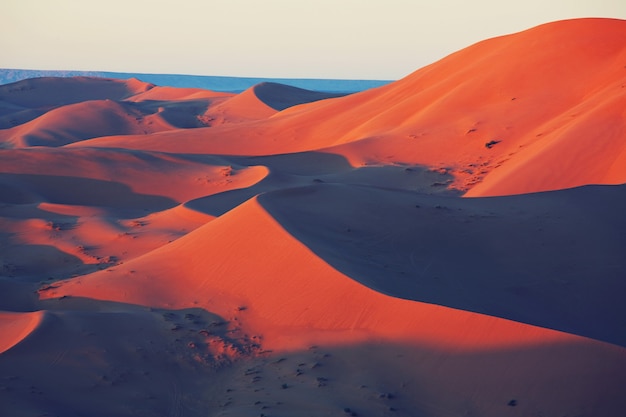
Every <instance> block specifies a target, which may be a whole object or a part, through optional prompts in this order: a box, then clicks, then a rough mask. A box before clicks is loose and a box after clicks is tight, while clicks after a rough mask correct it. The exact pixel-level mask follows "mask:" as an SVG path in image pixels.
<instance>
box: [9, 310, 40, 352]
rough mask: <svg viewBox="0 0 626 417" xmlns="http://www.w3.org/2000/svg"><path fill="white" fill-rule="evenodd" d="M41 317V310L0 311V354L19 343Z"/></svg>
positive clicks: (36, 324)
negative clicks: (24, 311)
mask: <svg viewBox="0 0 626 417" xmlns="http://www.w3.org/2000/svg"><path fill="white" fill-rule="evenodd" d="M42 319H43V313H42V312H40V311H39V312H32V313H12V312H6V311H5V312H0V335H1V336H0V354H1V353H3V352H6V351H7V350H9V349H11V348H12V347H13V346H15V345H17V344H18V343H20V342H21V341H22V340H24V338H25V337H27V336H28V335H29V334H30V333H32V332H33V330H35V329H36V328H37V326H38V325H39V323H41V320H42Z"/></svg>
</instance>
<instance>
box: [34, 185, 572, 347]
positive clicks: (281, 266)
mask: <svg viewBox="0 0 626 417" xmlns="http://www.w3.org/2000/svg"><path fill="white" fill-rule="evenodd" d="M306 192H307V191H306V190H302V191H293V193H306ZM178 259H185V262H184V264H180V263H179V262H177V260H178ZM268 259H272V262H268V261H267V260H268ZM225 266H228V268H227V269H225ZM131 271H133V272H132V273H131ZM268 289H271V290H268ZM64 295H65V296H68V295H69V296H73V297H87V298H93V299H100V300H110V301H117V302H124V303H131V304H139V305H144V306H148V307H158V308H173V309H181V308H191V307H197V306H200V307H203V308H206V309H207V310H209V311H213V312H216V313H217V314H219V315H221V316H223V317H228V316H229V315H232V313H233V312H234V311H236V310H237V308H238V306H245V307H246V311H247V312H249V315H250V316H251V318H250V319H249V320H250V321H251V322H250V323H245V324H246V325H247V326H249V327H248V328H249V330H250V331H252V332H258V333H260V334H262V335H263V337H264V346H266V347H268V348H270V349H280V350H285V349H294V348H296V349H300V348H305V347H306V346H308V344H310V343H315V342H319V338H320V337H321V338H326V337H329V338H330V340H333V339H336V341H342V342H343V343H346V342H348V341H354V340H356V341H358V340H361V339H362V338H367V337H372V336H379V337H382V338H384V339H390V340H395V341H409V340H412V341H416V342H420V343H425V344H428V345H434V346H443V347H446V348H452V347H455V348H462V349H477V348H487V347H504V346H519V345H520V344H521V345H525V344H529V343H531V344H532V343H537V342H541V341H543V342H548V341H560V340H569V338H573V337H574V336H568V335H566V334H564V333H557V332H553V331H550V330H543V329H540V328H536V327H532V326H526V325H522V324H520V323H515V322H508V321H505V320H502V319H497V318H493V317H487V316H481V315H477V314H472V313H467V312H462V311H455V310H449V309H445V308H442V307H437V306H434V305H427V304H420V303H415V302H411V301H405V300H400V299H396V298H391V297H387V296H384V295H382V294H379V293H377V292H375V291H372V290H370V289H368V288H366V287H363V286H361V285H359V284H357V283H355V282H354V281H353V280H351V279H349V278H347V277H346V276H344V275H343V274H341V273H340V272H338V271H336V270H334V269H333V268H332V267H330V266H329V265H328V264H327V263H325V262H323V261H322V260H321V259H319V258H318V257H317V256H316V255H315V254H314V253H312V252H311V251H310V249H308V248H307V247H305V246H303V245H302V244H301V243H300V242H298V241H297V240H295V239H294V238H293V237H292V236H290V235H289V234H288V233H286V231H285V230H284V229H283V228H282V227H281V226H280V224H279V223H277V222H276V220H275V219H273V218H272V217H271V216H269V215H268V214H267V212H266V211H265V210H264V209H263V208H262V207H261V206H260V205H259V203H258V201H257V200H256V199H253V200H250V201H248V202H246V203H244V204H242V205H241V206H239V207H237V208H236V209H234V210H233V211H231V212H229V213H228V214H226V215H224V216H221V217H220V218H219V219H216V220H213V221H212V222H210V223H208V224H207V225H205V226H203V227H201V228H199V229H197V230H195V231H194V232H192V233H190V234H188V235H187V236H185V237H183V238H181V239H179V240H177V241H175V242H172V243H171V244H169V245H166V246H163V247H162V248H160V249H158V250H156V251H154V252H151V253H149V254H147V255H144V256H142V257H140V258H137V259H135V260H133V261H130V262H128V263H125V264H124V265H120V266H118V267H115V268H114V269H113V270H107V271H101V272H97V273H95V274H93V275H88V276H84V277H78V278H74V279H72V280H69V281H66V282H64V283H62V284H61V285H60V286H59V287H57V288H54V289H51V290H46V291H44V292H42V297H44V298H49V297H60V296H64ZM398 317H403V318H404V319H403V320H397V318H398ZM241 320H243V319H241ZM443 323H445V325H442V324H443ZM470 329H471V331H469V330H470ZM328 331H330V333H326V332H328ZM320 333H321V334H320Z"/></svg>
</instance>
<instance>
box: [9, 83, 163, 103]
mask: <svg viewBox="0 0 626 417" xmlns="http://www.w3.org/2000/svg"><path fill="white" fill-rule="evenodd" d="M153 87H154V85H153V84H149V83H144V82H142V81H139V80H137V79H135V78H133V79H130V80H126V81H120V80H115V79H109V78H96V77H71V78H48V77H44V78H32V79H28V80H23V81H18V82H16V83H12V84H5V85H1V86H0V101H3V102H5V103H8V104H11V105H14V106H22V107H25V108H36V107H47V108H54V107H58V106H62V105H67V104H73V103H80V102H82V101H88V100H106V99H109V100H124V99H126V98H129V97H132V96H134V95H136V94H140V93H143V92H146V91H148V90H150V89H151V88H153Z"/></svg>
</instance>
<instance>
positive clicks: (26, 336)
mask: <svg viewBox="0 0 626 417" xmlns="http://www.w3.org/2000/svg"><path fill="white" fill-rule="evenodd" d="M625 38H626V23H625V22H623V21H617V20H609V19H586V20H575V21H564V22H556V23H553V24H549V25H544V26H540V27H537V28H534V29H531V30H528V31H526V32H522V33H519V34H514V35H510V36H505V37H501V38H496V39H491V40H487V41H484V42H481V43H479V44H476V45H474V46H471V47H469V48H467V49H465V50H462V51H459V52H458V53H455V54H453V55H451V56H449V57H447V58H445V59H443V60H441V61H440V62H437V63H434V64H432V65H430V66H428V67H425V68H422V69H420V70H418V71H416V72H415V73H413V74H411V75H409V76H408V77H406V78H405V79H403V80H400V81H398V82H396V83H392V84H390V85H387V86H384V87H380V88H377V89H373V90H369V91H364V92H361V93H357V94H353V95H348V96H343V97H338V96H334V95H329V94H326V93H320V92H312V91H306V90H301V89H295V88H292V87H287V86H281V85H276V84H260V85H258V86H255V87H253V88H251V89H249V90H246V91H244V92H243V93H241V94H226V93H215V92H211V91H203V90H198V89H176V88H171V87H157V86H153V85H151V84H146V83H142V82H141V81H138V80H129V81H126V82H123V81H115V80H102V79H88V78H76V79H63V80H61V79H36V80H28V81H24V82H20V83H16V84H12V85H7V86H1V87H0V111H1V114H0V126H1V127H2V130H0V143H2V148H3V149H0V294H1V295H0V411H2V413H0V414H3V415H4V414H6V415H12V416H13V415H15V416H39V415H46V414H47V415H90V416H111V415H118V416H137V415H146V416H148V415H150V416H151V415H168V416H170V415H171V416H207V415H214V416H229V415H230V416H259V415H261V416H287V415H289V416H292V415H296V416H298V415H301V416H332V415H336V416H346V415H359V416H361V415H362V416H367V415H376V416H416V415H423V416H448V415H466V416H469V415H481V416H494V417H495V416H502V415H512V416H515V415H519V416H527V415H581V416H582V415H588V416H596V415H602V416H615V417H621V416H622V414H623V410H624V409H626V398H625V397H624V396H623V387H624V386H626V340H625V339H624V335H625V334H626V308H625V307H624V303H622V302H621V299H620V297H621V295H622V294H623V293H624V291H625V290H626V287H625V282H624V279H623V277H624V276H626V264H625V263H624V259H623V258H624V257H623V253H624V249H625V248H626V241H625V239H624V235H623V232H622V230H624V228H625V227H626V225H625V224H624V219H623V212H624V210H625V209H626V194H625V192H624V186H623V185H618V184H621V183H623V182H626V180H625V175H626V174H625V171H624V170H623V167H624V166H626V165H625V164H623V163H622V162H623V161H622V159H623V156H624V155H623V154H624V152H623V149H624V143H625V142H624V140H625V139H626V137H625V136H624V120H625V118H624V117H623V116H624V113H623V109H624V108H626V107H624V102H623V100H624V97H625V96H624V91H626V89H624V88H623V85H624V84H625V83H626V75H625V74H626V72H625V71H624V69H623V68H622V67H623V58H624V56H625V55H624V54H625V50H626V46H625V45H624V43H623V41H621V39H625ZM592 184H596V185H592ZM597 184H603V185H597ZM579 186H583V187H579ZM572 187H575V188H572ZM540 191H543V192H540ZM462 197H474V198H462Z"/></svg>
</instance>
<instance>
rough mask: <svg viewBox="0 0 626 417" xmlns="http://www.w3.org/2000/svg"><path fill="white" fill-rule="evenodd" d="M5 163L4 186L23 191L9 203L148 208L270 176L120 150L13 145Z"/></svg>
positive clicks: (3, 156)
mask: <svg viewBox="0 0 626 417" xmlns="http://www.w3.org/2000/svg"><path fill="white" fill-rule="evenodd" d="M0 164H1V165H2V173H0V184H6V185H5V186H7V187H8V188H7V190H8V189H9V188H12V189H13V190H19V194H20V195H19V196H18V195H17V194H16V196H15V198H14V199H17V200H16V201H11V200H7V202H39V201H44V202H52V203H60V204H78V205H87V206H104V207H133V206H136V207H143V208H144V209H145V210H149V211H152V210H154V209H162V208H163V204H165V206H167V205H168V204H171V206H173V205H175V204H178V203H185V202H187V201H189V200H191V199H194V198H198V197H204V196H208V195H211V194H215V193H218V192H224V191H226V190H230V189H236V188H243V187H249V186H251V185H253V184H255V183H257V182H258V181H260V180H262V179H263V178H264V177H265V175H267V168H265V167H261V166H258V167H256V166H237V165H234V164H231V163H230V162H228V161H225V160H223V159H221V158H219V157H214V156H209V155H207V156H194V157H185V156H182V155H169V154H165V153H159V152H135V151H126V150H120V149H67V148H46V147H36V148H28V149H11V150H3V151H2V152H0ZM173 180H175V181H176V182H175V183H172V181H173ZM164 184H172V185H173V186H164ZM15 193H17V191H14V194H15ZM7 196H8V195H7ZM168 201H169V203H168ZM155 204H156V206H154V205H155ZM171 206H170V207H171Z"/></svg>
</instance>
